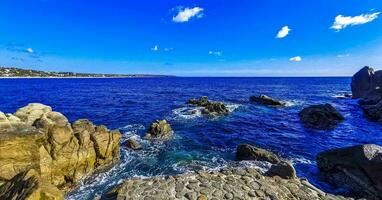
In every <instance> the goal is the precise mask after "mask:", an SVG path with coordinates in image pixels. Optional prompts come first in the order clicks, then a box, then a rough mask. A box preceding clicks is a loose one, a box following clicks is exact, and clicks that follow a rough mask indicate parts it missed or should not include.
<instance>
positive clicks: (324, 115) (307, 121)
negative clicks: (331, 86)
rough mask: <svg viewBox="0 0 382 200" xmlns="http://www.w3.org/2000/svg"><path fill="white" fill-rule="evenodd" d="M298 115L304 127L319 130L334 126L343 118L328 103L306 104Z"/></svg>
mask: <svg viewBox="0 0 382 200" xmlns="http://www.w3.org/2000/svg"><path fill="white" fill-rule="evenodd" d="M299 116H300V120H301V121H302V123H303V124H304V125H305V127H308V128H314V129H321V130H326V129H331V128H334V127H335V126H336V125H337V124H338V123H340V122H341V121H343V120H344V117H343V116H342V115H341V113H339V112H338V111H337V110H336V109H335V108H334V107H333V106H332V105H330V104H322V105H313V106H308V107H306V108H304V109H303V110H302V111H301V112H300V113H299Z"/></svg>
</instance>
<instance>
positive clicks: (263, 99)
mask: <svg viewBox="0 0 382 200" xmlns="http://www.w3.org/2000/svg"><path fill="white" fill-rule="evenodd" d="M249 99H250V100H251V101H253V102H256V103H259V104H263V105H268V106H284V105H285V102H282V101H280V100H277V99H273V98H271V97H268V96H267V95H259V96H251V97H250V98H249Z"/></svg>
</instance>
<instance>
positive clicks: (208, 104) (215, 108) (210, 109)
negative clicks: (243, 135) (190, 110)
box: [187, 96, 229, 116]
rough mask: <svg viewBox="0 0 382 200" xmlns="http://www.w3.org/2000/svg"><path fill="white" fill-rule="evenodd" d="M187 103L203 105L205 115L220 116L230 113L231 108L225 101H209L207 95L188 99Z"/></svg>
mask: <svg viewBox="0 0 382 200" xmlns="http://www.w3.org/2000/svg"><path fill="white" fill-rule="evenodd" d="M187 104H191V105H196V106H200V107H203V110H202V114H204V115H211V116H219V115H225V114H228V113H229V110H228V109H227V107H226V106H225V105H224V103H223V102H212V101H209V100H208V97H206V96H203V97H200V98H199V99H190V100H188V101H187Z"/></svg>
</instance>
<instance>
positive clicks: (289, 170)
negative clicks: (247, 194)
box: [266, 161, 296, 179]
mask: <svg viewBox="0 0 382 200" xmlns="http://www.w3.org/2000/svg"><path fill="white" fill-rule="evenodd" d="M266 175H267V176H279V177H281V178H283V179H293V178H296V170H295V169H294V167H293V166H292V165H291V164H289V163H287V162H284V161H282V162H280V163H277V164H274V165H272V166H271V168H270V169H269V170H268V171H267V173H266Z"/></svg>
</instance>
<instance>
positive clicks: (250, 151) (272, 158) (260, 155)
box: [236, 144, 280, 164]
mask: <svg viewBox="0 0 382 200" xmlns="http://www.w3.org/2000/svg"><path fill="white" fill-rule="evenodd" d="M236 160H238V161H240V160H258V161H267V162H270V163H272V164H276V163H279V162H280V159H279V158H278V157H277V155H275V154H274V153H272V152H269V151H267V150H264V149H261V148H258V147H254V146H251V145H249V144H241V145H239V146H238V147H237V149H236Z"/></svg>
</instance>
